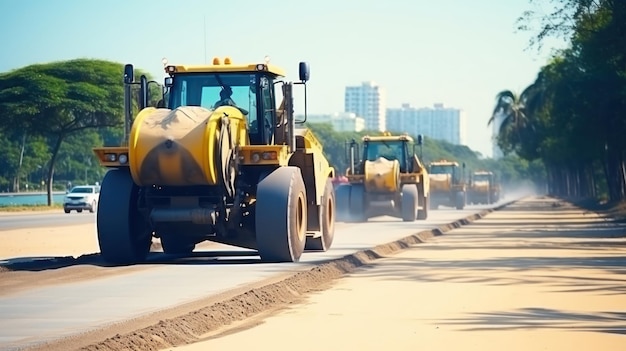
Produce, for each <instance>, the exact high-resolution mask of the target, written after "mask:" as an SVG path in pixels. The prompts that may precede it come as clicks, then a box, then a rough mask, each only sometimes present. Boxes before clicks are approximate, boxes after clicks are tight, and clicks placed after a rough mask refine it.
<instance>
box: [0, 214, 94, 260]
mask: <svg viewBox="0 0 626 351" xmlns="http://www.w3.org/2000/svg"><path fill="white" fill-rule="evenodd" d="M0 242H1V243H2V245H0V260H5V259H9V258H16V257H23V258H27V257H50V256H58V257H63V256H74V257H78V256H80V255H84V254H88V253H94V252H99V251H100V249H99V247H98V238H97V235H96V228H95V224H93V223H91V224H79V225H72V226H62V227H51V228H26V229H12V230H4V231H0Z"/></svg>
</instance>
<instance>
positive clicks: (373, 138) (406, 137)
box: [363, 132, 413, 142]
mask: <svg viewBox="0 0 626 351" xmlns="http://www.w3.org/2000/svg"><path fill="white" fill-rule="evenodd" d="M363 141H364V142H370V141H374V142H375V141H408V142H413V138H411V137H410V136H409V135H408V134H402V135H391V133H389V132H384V133H383V135H378V136H369V135H366V136H364V137H363Z"/></svg>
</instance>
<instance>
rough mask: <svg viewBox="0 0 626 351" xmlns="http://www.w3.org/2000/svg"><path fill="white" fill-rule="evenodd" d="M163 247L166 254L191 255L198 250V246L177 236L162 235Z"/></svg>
mask: <svg viewBox="0 0 626 351" xmlns="http://www.w3.org/2000/svg"><path fill="white" fill-rule="evenodd" d="M161 247H162V248H163V252H165V253H166V254H171V255H189V254H190V253H192V252H193V250H194V249H195V248H196V244H195V243H193V242H189V241H185V240H184V239H181V238H179V237H178V236H177V235H161Z"/></svg>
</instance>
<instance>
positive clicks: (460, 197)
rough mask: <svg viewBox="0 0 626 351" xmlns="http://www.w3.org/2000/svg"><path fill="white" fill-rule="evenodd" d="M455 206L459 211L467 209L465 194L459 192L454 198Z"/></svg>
mask: <svg viewBox="0 0 626 351" xmlns="http://www.w3.org/2000/svg"><path fill="white" fill-rule="evenodd" d="M454 204H455V207H456V209H457V210H462V209H464V208H465V192H463V191H459V192H458V193H456V196H455V198H454Z"/></svg>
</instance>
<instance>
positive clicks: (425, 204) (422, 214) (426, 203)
mask: <svg viewBox="0 0 626 351" xmlns="http://www.w3.org/2000/svg"><path fill="white" fill-rule="evenodd" d="M429 207H430V198H429V197H428V196H422V208H421V209H418V210H417V219H419V220H421V221H423V220H425V219H427V218H428V208H429Z"/></svg>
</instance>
